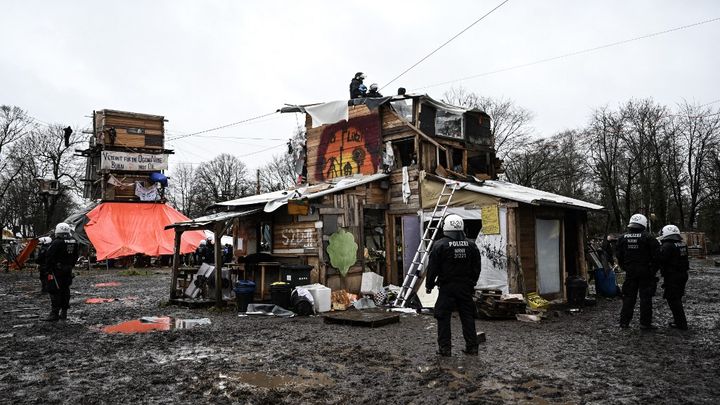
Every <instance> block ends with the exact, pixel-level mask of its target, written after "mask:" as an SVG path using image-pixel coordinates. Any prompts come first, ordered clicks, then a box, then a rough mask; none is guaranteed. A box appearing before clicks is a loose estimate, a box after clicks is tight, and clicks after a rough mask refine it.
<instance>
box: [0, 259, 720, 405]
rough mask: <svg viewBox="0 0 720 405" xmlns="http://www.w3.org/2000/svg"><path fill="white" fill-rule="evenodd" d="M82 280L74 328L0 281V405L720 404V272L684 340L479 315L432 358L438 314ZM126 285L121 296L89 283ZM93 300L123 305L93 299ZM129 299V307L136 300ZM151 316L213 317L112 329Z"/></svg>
mask: <svg viewBox="0 0 720 405" xmlns="http://www.w3.org/2000/svg"><path fill="white" fill-rule="evenodd" d="M140 273H141V275H123V274H127V272H125V273H121V271H120V270H109V271H106V270H97V271H95V270H94V271H79V272H78V276H77V277H76V278H75V283H74V285H73V287H72V289H73V295H72V301H71V305H72V308H71V311H70V316H69V319H68V321H66V322H59V323H55V324H50V323H46V322H42V321H40V320H39V318H38V316H39V317H42V316H45V315H46V313H47V308H48V307H49V301H48V298H47V296H43V295H40V294H39V284H38V283H37V282H36V278H35V274H32V275H31V274H30V273H28V272H27V271H24V272H22V273H10V274H4V273H3V274H0V307H1V308H2V322H0V392H2V395H1V396H0V402H1V403H15V404H18V403H43V404H48V403H49V404H52V403H76V404H85V403H88V404H90V403H214V404H225V403H227V404H230V403H240V404H245V403H249V404H305V403H307V404H348V403H355V404H367V403H387V404H412V403H415V404H420V403H435V404H444V403H522V402H526V403H537V404H543V403H613V404H615V403H652V404H659V403H671V404H677V403H708V404H709V403H717V401H718V400H719V399H720V384H719V383H718V378H720V268H717V267H713V266H712V261H710V260H708V261H703V262H694V263H693V270H692V271H691V275H690V281H689V284H688V292H687V296H686V299H685V303H686V310H687V313H688V318H689V323H690V327H691V330H690V331H687V332H682V331H678V330H674V329H669V328H667V327H665V326H664V325H666V324H667V322H668V321H669V320H670V313H669V311H668V309H667V305H666V304H665V303H664V301H663V300H662V299H661V297H660V292H658V294H657V296H656V297H655V302H654V304H655V308H656V311H655V314H656V317H655V322H656V324H658V325H661V328H660V329H659V330H657V331H655V332H641V331H640V330H639V329H638V324H637V314H636V317H635V319H634V320H633V324H632V327H631V328H630V329H628V330H621V329H619V328H618V327H617V323H618V322H617V318H618V312H619V310H620V300H619V299H599V300H598V304H597V306H595V307H592V308H586V309H583V310H582V311H581V312H580V313H578V314H570V313H566V312H560V313H557V314H556V316H553V317H551V318H550V319H546V320H543V321H542V322H540V323H537V324H535V323H523V322H518V321H484V320H478V321H477V326H478V329H479V330H481V331H484V332H485V333H486V335H487V342H486V343H484V344H482V345H481V348H480V356H479V357H465V356H464V355H463V354H462V353H461V352H460V349H461V348H462V347H463V343H462V335H461V333H460V326H459V321H458V320H457V319H454V320H453V328H454V329H453V343H454V347H453V357H451V358H438V357H437V356H436V355H435V354H434V353H435V350H436V344H435V334H436V326H435V320H434V318H432V317H431V316H427V315H403V316H402V317H401V320H400V323H399V324H394V325H387V326H383V327H379V328H375V329H370V328H362V327H353V326H341V325H326V324H324V323H323V320H322V318H320V317H303V318H301V317H296V318H290V319H279V318H278V319H275V318H257V317H245V318H240V317H238V316H237V315H236V314H235V313H234V311H232V310H226V311H217V310H209V309H187V308H183V307H177V306H164V305H162V303H163V301H165V300H166V299H167V295H168V291H169V285H170V284H169V280H170V277H169V272H168V270H167V269H164V270H158V269H154V270H150V271H149V272H148V274H145V271H144V270H141V271H140ZM110 281H118V282H120V283H122V284H121V285H120V286H115V287H94V286H93V285H94V284H96V283H101V282H110ZM90 297H112V298H125V299H123V300H117V301H114V302H110V303H104V304H86V303H85V299H87V298H90ZM128 297H129V298H128ZM143 316H171V317H176V318H204V317H208V318H210V319H211V321H212V324H211V325H207V326H200V327H196V328H193V329H186V330H180V329H176V330H170V331H163V332H153V333H146V334H135V335H121V334H106V333H103V332H101V328H102V327H103V326H106V325H112V324H116V323H118V322H122V321H127V320H132V319H137V318H139V317H143Z"/></svg>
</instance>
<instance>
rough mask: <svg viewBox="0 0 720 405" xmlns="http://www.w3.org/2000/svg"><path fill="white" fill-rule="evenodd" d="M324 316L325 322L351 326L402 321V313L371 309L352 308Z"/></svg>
mask: <svg viewBox="0 0 720 405" xmlns="http://www.w3.org/2000/svg"><path fill="white" fill-rule="evenodd" d="M323 318H324V320H325V323H336V324H340V325H350V326H369V327H371V328H376V327H378V326H383V325H388V324H391V323H399V322H400V315H399V314H397V313H392V312H385V311H379V310H371V309H364V310H356V309H350V310H347V311H342V312H333V313H330V314H328V315H325V316H324V317H323Z"/></svg>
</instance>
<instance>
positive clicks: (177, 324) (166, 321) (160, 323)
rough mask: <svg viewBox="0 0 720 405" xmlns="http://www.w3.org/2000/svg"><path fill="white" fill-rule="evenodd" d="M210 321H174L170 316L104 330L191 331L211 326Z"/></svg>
mask: <svg viewBox="0 0 720 405" xmlns="http://www.w3.org/2000/svg"><path fill="white" fill-rule="evenodd" d="M210 323H211V322H210V319H208V318H200V319H176V320H175V321H174V322H173V319H172V318H170V317H169V316H160V317H158V316H146V317H143V318H140V319H134V320H132V321H126V322H121V323H118V324H116V325H110V326H106V327H104V328H102V331H103V332H105V333H125V334H128V333H148V332H157V331H166V330H171V329H190V328H194V327H196V326H201V325H210Z"/></svg>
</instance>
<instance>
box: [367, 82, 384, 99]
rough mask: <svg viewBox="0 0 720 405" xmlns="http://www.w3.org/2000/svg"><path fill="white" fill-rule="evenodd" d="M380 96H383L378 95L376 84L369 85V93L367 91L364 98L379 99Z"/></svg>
mask: <svg viewBox="0 0 720 405" xmlns="http://www.w3.org/2000/svg"><path fill="white" fill-rule="evenodd" d="M382 96H383V95H382V94H380V92H379V91H378V85H377V83H373V84H371V85H370V91H368V92H367V94H366V95H365V97H368V98H380V97H382Z"/></svg>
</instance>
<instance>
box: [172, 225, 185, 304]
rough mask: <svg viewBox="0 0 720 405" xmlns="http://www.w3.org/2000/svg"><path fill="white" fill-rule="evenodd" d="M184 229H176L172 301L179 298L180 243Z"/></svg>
mask: <svg viewBox="0 0 720 405" xmlns="http://www.w3.org/2000/svg"><path fill="white" fill-rule="evenodd" d="M182 233H183V231H182V229H180V228H175V250H174V251H173V263H172V277H171V280H172V281H171V287H170V299H171V300H172V299H175V298H177V296H176V291H177V279H178V269H179V268H180V241H181V240H182Z"/></svg>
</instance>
